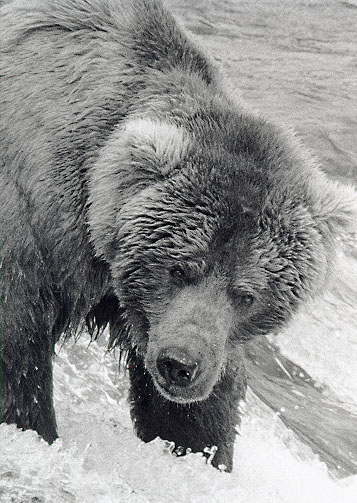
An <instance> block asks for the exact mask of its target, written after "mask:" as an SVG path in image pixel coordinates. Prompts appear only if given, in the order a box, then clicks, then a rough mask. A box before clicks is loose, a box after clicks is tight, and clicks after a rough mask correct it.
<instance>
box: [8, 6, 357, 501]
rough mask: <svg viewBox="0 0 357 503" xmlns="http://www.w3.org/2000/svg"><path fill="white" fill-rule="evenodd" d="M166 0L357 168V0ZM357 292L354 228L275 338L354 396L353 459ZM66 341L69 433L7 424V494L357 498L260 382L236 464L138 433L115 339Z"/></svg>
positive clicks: (329, 149) (244, 78) (355, 483)
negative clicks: (179, 454)
mask: <svg viewBox="0 0 357 503" xmlns="http://www.w3.org/2000/svg"><path fill="white" fill-rule="evenodd" d="M166 3H167V4H168V5H169V7H170V8H171V10H173V11H174V12H175V14H176V15H177V17H178V18H179V19H180V20H181V22H182V24H183V25H184V26H186V27H187V28H188V29H189V30H190V31H192V32H193V33H194V34H195V38H196V39H197V40H198V41H199V43H200V44H201V45H202V46H203V47H205V48H206V49H207V50H208V51H209V52H210V53H211V54H212V57H213V58H214V60H215V61H216V62H217V63H219V64H220V66H221V67H222V68H223V70H224V72H225V74H226V75H227V76H228V77H229V78H230V80H231V81H232V83H233V85H234V87H236V89H237V90H238V89H239V93H240V94H241V95H242V97H243V98H244V99H245V100H246V101H247V102H248V103H249V105H250V106H252V107H253V108H254V109H256V110H258V111H260V112H262V113H263V114H264V115H266V116H268V117H270V118H271V119H273V120H275V121H277V122H280V123H283V124H285V125H286V126H288V127H293V128H294V129H295V130H296V131H297V132H298V134H299V135H300V136H301V137H302V138H303V140H304V142H305V144H307V145H308V146H309V147H311V149H312V150H313V151H315V152H316V155H317V157H318V158H319V159H320V160H321V162H322V165H323V169H324V170H325V171H326V172H328V173H329V175H330V176H332V177H334V178H338V179H341V180H344V181H349V182H351V183H356V182H357V162H356V159H357V142H356V137H357V104H356V103H357V102H356V96H357V78H356V70H357V59H356V48H357V28H356V27H357V2H356V1H355V0H351V1H337V0H319V1H318V0H312V1H308V0H306V1H304V0H294V1H293V0H284V1H283V0H280V1H274V0H272V1H268V0H250V1H248V0H246V1H240V0H229V1H227V0H215V1H213V0H196V1H195V2H192V1H191V0H167V2H166ZM356 305H357V249H356V240H355V238H354V237H349V238H348V240H347V241H346V244H345V245H344V246H343V248H342V251H341V252H340V254H339V256H338V264H337V276H336V278H334V280H333V281H332V283H331V286H330V287H329V288H328V289H327V290H326V292H324V294H323V295H322V297H321V298H319V299H317V300H316V301H314V303H311V304H310V305H308V306H307V307H306V309H304V310H303V311H302V312H301V313H300V314H299V315H298V316H297V318H296V319H295V321H294V322H293V323H292V324H291V326H290V327H288V328H287V329H286V330H285V331H284V333H282V334H280V335H279V336H278V337H275V338H274V339H272V340H273V342H274V343H275V344H277V345H278V346H279V347H280V350H281V352H282V355H283V356H284V357H287V358H289V359H291V360H293V361H294V362H295V363H296V364H297V365H299V366H300V367H301V368H303V369H304V371H306V372H307V373H308V374H310V375H311V377H312V378H313V379H314V380H315V381H316V383H317V384H318V385H319V386H320V387H322V388H323V393H324V395H325V396H326V397H327V398H328V399H331V400H332V401H333V403H340V405H341V406H342V407H343V408H344V410H346V416H345V417H346V420H344V426H345V427H347V428H350V431H351V434H350V439H351V440H350V441H351V444H350V448H351V460H352V457H353V456H355V454H356V448H357V446H356V444H355V441H356V434H355V431H356V430H357V424H353V423H352V422H351V421H350V418H351V417H353V416H348V415H347V411H350V412H351V413H355V412H356V408H357V398H356V397H357V334H356V326H357V310H356ZM57 351H58V356H57V357H56V363H55V398H56V407H57V412H58V426H59V433H60V435H61V437H62V438H61V440H59V441H57V442H56V443H55V444H54V445H52V446H51V447H50V446H48V445H47V444H45V443H44V442H42V441H41V440H40V439H39V438H38V437H37V435H36V434H35V433H34V432H25V433H22V432H18V431H17V430H16V429H15V428H14V427H13V426H7V425H1V426H0V501H1V502H4V503H7V502H13V503H20V502H21V503H27V502H32V503H35V502H36V503H43V502H56V503H57V502H59V503H62V502H63V503H65V502H83V503H91V502H93V503H101V502H108V503H112V502H113V503H114V502H117V501H120V502H143V503H144V502H152V503H154V502H155V503H160V502H162V503H164V502H165V503H166V502H171V501H172V502H174V501H175V502H181V501H182V502H235V501H242V502H243V501H244V502H245V503H253V502H254V503H297V502H299V503H300V502H304V503H310V502H311V503H320V502H323V503H328V502H331V503H336V502H341V503H352V502H353V503H355V502H356V501H357V475H351V476H349V477H345V478H343V479H339V480H337V479H336V478H335V476H334V475H333V473H332V472H329V471H328V468H327V465H326V464H325V463H324V462H322V461H321V459H319V458H318V457H317V456H316V454H314V453H313V452H312V450H311V448H310V447H309V445H308V443H304V442H303V441H301V439H299V438H298V437H297V436H296V435H294V434H293V433H292V432H291V430H290V429H288V428H287V427H286V426H285V425H284V424H283V423H282V421H281V419H280V418H281V417H282V416H281V415H279V414H274V413H273V412H272V411H271V409H269V408H268V407H266V406H265V405H264V404H263V403H262V402H261V401H260V400H259V399H258V397H257V396H256V395H255V394H254V393H252V392H250V393H249V394H248V403H247V407H246V412H245V415H244V417H243V424H242V428H241V435H240V436H239V437H238V438H237V442H236V450H235V471H234V473H233V474H231V475H228V474H220V473H217V472H216V471H215V470H213V469H211V468H210V467H209V466H207V465H206V464H205V463H204V461H203V459H202V458H201V457H200V455H190V456H188V457H186V458H180V459H179V458H173V457H172V456H171V455H170V454H169V453H168V452H167V449H166V450H165V444H164V443H163V442H162V441H159V440H157V441H155V442H153V443H151V444H148V445H145V444H143V443H142V442H140V441H139V440H138V439H136V437H135V436H134V435H133V433H132V426H131V423H130V419H129V411H128V407H127V404H126V400H125V397H126V391H127V380H126V377H125V376H123V375H119V374H118V372H117V360H116V358H115V356H114V355H106V354H105V341H104V340H103V341H99V344H97V343H93V344H91V345H90V346H89V347H88V340H87V339H86V338H85V337H84V338H82V339H81V340H80V341H79V342H78V343H77V344H73V343H72V342H70V343H68V344H67V345H66V346H65V347H63V348H61V347H60V346H58V348H57ZM278 405H279V404H278ZM284 405H286V404H284V403H281V407H282V408H284ZM282 410H283V409H282ZM316 411H318V407H317V409H316ZM310 417H311V418H313V417H318V414H317V415H315V416H313V415H312V416H310ZM349 421H350V422H349ZM315 422H316V424H315V423H314V421H313V420H312V419H311V420H310V424H309V425H308V426H309V428H310V431H316V435H317V433H318V432H319V431H320V432H321V431H322V433H324V428H325V432H326V431H327V426H328V432H327V433H328V435H330V436H329V439H328V441H329V444H330V445H329V446H328V447H329V448H331V446H332V448H333V446H334V442H335V445H336V452H337V451H338V447H339V445H340V444H339V442H340V443H341V445H342V441H344V442H345V441H346V438H347V440H348V435H347V436H346V432H345V430H343V431H342V433H341V431H340V428H339V424H338V421H337V422H336V430H334V427H333V425H332V426H331V424H328V425H327V426H326V425H325V421H324V418H323V417H322V419H321V418H320V419H319V421H317V420H316V421H315ZM341 422H343V421H341ZM339 435H340V436H339ZM343 448H344V449H345V452H344V454H346V445H345V444H343ZM347 450H348V445H347ZM347 456H348V452H347ZM351 466H353V463H352V464H351ZM355 473H356V472H355Z"/></svg>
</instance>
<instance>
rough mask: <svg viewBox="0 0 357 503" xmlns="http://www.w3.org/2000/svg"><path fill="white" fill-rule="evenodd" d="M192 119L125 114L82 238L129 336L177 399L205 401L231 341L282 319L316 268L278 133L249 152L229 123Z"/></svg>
mask: <svg viewBox="0 0 357 503" xmlns="http://www.w3.org/2000/svg"><path fill="white" fill-rule="evenodd" d="M222 123H224V121H223V120H222ZM254 125H255V124H254V123H253V126H254ZM201 128H202V130H201V131H198V132H197V131H195V132H194V134H192V133H190V131H189V128H188V127H183V126H181V125H176V124H174V123H173V122H166V123H165V122H163V121H160V120H153V119H141V120H137V119H134V120H132V121H129V122H128V123H127V124H126V125H124V126H121V127H120V130H118V131H117V132H116V133H115V134H114V135H113V138H112V141H111V142H109V143H108V145H107V147H106V148H105V149H104V152H103V155H102V157H101V159H99V161H98V164H97V168H96V170H94V172H93V180H95V182H94V183H93V185H92V194H91V198H92V201H91V204H92V206H91V208H90V216H91V215H92V216H93V220H92V221H91V224H92V236H94V237H95V236H96V234H99V236H100V239H99V240H98V239H97V240H94V241H95V245H97V247H98V246H99V249H98V252H99V253H103V254H104V256H105V257H106V258H107V260H108V261H109V262H110V263H111V272H112V276H113V281H114V288H115V292H116V294H117V296H118V298H119V301H120V304H121V306H122V307H124V309H125V312H126V318H127V323H128V325H129V326H130V332H131V338H130V340H131V344H132V346H134V347H135V348H136V350H137V351H138V353H139V354H140V355H142V357H143V359H144V362H145V366H146V368H147V370H148V371H149V372H150V374H151V376H152V377H153V380H154V383H155V385H156V387H157V389H158V390H159V392H160V393H161V394H162V395H164V397H165V398H167V399H170V400H173V401H176V402H179V403H189V402H193V401H199V400H204V399H206V398H207V397H208V396H209V395H210V393H211V392H212V389H213V387H214V386H215V384H216V383H217V382H219V380H220V378H221V376H222V375H224V373H225V372H226V366H227V361H228V359H229V357H230V355H232V354H233V353H234V348H235V347H236V346H237V345H238V344H241V343H242V342H243V341H245V340H248V339H250V338H251V337H253V336H254V335H258V334H263V333H268V332H271V331H273V330H276V329H277V328H279V327H280V326H282V325H283V324H284V323H286V321H287V320H288V319H289V318H290V316H291V314H292V313H293V312H294V311H295V310H296V309H297V307H298V306H299V305H300V304H301V302H302V301H303V300H304V299H305V298H306V297H307V296H308V295H310V294H311V293H312V292H313V291H314V290H315V289H316V287H317V286H318V284H320V281H321V278H324V277H325V276H326V274H327V270H328V260H327V257H328V256H329V253H328V235H327V232H326V229H325V230H324V229H323V226H319V225H318V221H317V220H316V218H315V217H314V215H313V211H314V208H313V206H312V203H311V200H313V186H312V187H311V186H310V185H309V183H307V181H306V178H305V177H304V176H302V174H301V172H302V173H303V170H304V169H306V168H305V165H304V162H306V161H305V160H304V159H302V160H300V165H299V163H296V164H294V166H293V165H292V162H291V158H292V155H291V153H290V152H288V153H286V152H285V151H284V149H280V150H281V152H279V153H278V156H279V159H278V160H277V159H276V156H277V154H276V153H274V148H275V146H276V144H278V145H281V143H282V140H281V138H280V137H279V136H278V135H277V134H276V133H275V132H274V131H271V130H268V133H267V134H269V139H270V144H269V141H268V140H266V143H267V144H269V149H270V152H259V150H258V151H257V147H256V143H255V142H254V145H253V147H252V150H253V151H254V153H255V158H253V157H252V156H251V155H250V153H249V151H248V152H245V153H244V155H243V154H242V146H241V145H237V144H236V142H235V141H234V140H232V137H233V138H234V131H236V130H237V129H238V128H239V123H238V121H237V124H236V127H234V124H229V128H228V129H227V126H225V127H222V128H221V129H220V130H219V128H217V127H215V128H213V130H214V133H213V134H212V124H209V125H207V126H206V128H204V127H202V125H201ZM252 134H255V131H252ZM229 135H230V136H231V138H229ZM252 141H253V140H251V139H249V138H248V140H247V143H248V142H252ZM260 145H263V147H261V148H264V142H262V141H261V139H260ZM237 149H239V154H237ZM265 149H267V147H265ZM243 152H244V151H243ZM259 156H260V157H261V158H264V160H265V161H264V163H263V164H262V163H261V161H260V160H259ZM294 161H296V155H295V159H294ZM108 163H110V169H108V170H107V169H106V166H107V164H108ZM113 165H118V166H120V174H119V171H118V176H117V177H113V169H112V167H113ZM106 173H108V177H107V175H106ZM132 176H134V177H135V182H134V184H133V180H132V178H131V177H132ZM138 178H139V180H138ZM104 193H107V201H108V202H107V207H105V208H103V207H101V212H99V211H98V207H97V206H96V198H97V197H98V195H99V197H100V199H101V201H103V194H104ZM128 194H130V197H128ZM98 215H100V218H99V219H98ZM330 217H331V215H330ZM331 220H332V219H331ZM103 229H106V231H107V233H106V235H104V234H103Z"/></svg>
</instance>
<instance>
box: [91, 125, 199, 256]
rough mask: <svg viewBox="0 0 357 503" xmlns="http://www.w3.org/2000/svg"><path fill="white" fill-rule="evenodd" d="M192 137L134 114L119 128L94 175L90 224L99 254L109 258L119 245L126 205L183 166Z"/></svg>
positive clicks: (103, 150) (175, 127)
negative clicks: (117, 239) (120, 220)
mask: <svg viewBox="0 0 357 503" xmlns="http://www.w3.org/2000/svg"><path fill="white" fill-rule="evenodd" d="M191 136H192V135H191ZM191 136H190V134H189V132H188V131H187V130H186V129H185V128H183V127H181V126H178V125H176V124H174V123H172V122H169V121H163V120H160V119H158V118H157V119H149V118H132V119H128V120H126V121H123V122H122V123H121V124H119V125H118V126H117V127H116V128H115V129H114V131H113V132H112V133H111V135H110V137H109V138H108V140H107V141H106V143H105V144H104V145H103V147H102V148H101V149H100V151H99V155H98V157H97V158H96V159H95V160H94V162H93V166H92V167H91V169H90V173H89V182H88V187H89V198H88V206H89V208H88V225H89V228H90V232H91V239H92V242H93V244H94V246H95V249H96V252H97V254H98V255H99V256H104V257H106V256H109V254H110V253H111V252H110V250H111V249H114V245H113V243H114V242H115V237H116V235H117V233H118V224H117V215H118V214H119V212H120V210H121V208H123V207H124V206H125V205H126V204H127V203H129V202H130V203H131V204H133V202H135V200H136V198H137V197H138V194H139V193H140V192H142V191H143V190H144V189H146V188H148V187H150V186H151V185H153V186H154V185H155V183H156V182H157V181H158V180H160V179H162V178H164V177H165V176H167V175H169V174H170V173H171V172H172V171H173V170H174V169H175V168H176V167H177V166H178V165H179V163H180V161H181V160H182V159H183V158H184V157H185V156H186V155H187V153H188V150H189V149H190V147H191V144H192V141H193V140H192V138H191Z"/></svg>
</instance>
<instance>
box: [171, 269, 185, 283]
mask: <svg viewBox="0 0 357 503" xmlns="http://www.w3.org/2000/svg"><path fill="white" fill-rule="evenodd" d="M170 275H171V277H172V278H173V279H175V280H176V281H183V280H184V279H185V277H186V273H185V271H184V269H183V267H182V266H180V265H175V266H173V267H171V269H170Z"/></svg>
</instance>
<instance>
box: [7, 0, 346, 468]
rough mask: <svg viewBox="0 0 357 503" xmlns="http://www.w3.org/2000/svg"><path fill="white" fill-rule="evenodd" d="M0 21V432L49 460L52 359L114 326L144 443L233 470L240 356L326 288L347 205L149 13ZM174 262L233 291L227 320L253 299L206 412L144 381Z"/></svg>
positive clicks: (149, 4)
mask: <svg viewBox="0 0 357 503" xmlns="http://www.w3.org/2000/svg"><path fill="white" fill-rule="evenodd" d="M1 18H2V26H1V29H0V31H1V50H2V55H1V64H2V70H1V75H2V91H1V108H2V118H1V145H2V160H1V164H2V176H1V187H0V188H1V205H0V212H1V213H0V216H1V223H2V226H3V228H4V233H3V238H2V270H1V280H2V318H3V319H2V324H3V334H2V339H1V359H2V363H1V365H2V366H1V372H2V390H1V395H2V396H1V398H2V402H1V414H2V421H5V422H8V423H12V422H14V423H16V424H17V425H18V426H19V427H21V428H25V429H26V428H32V429H35V430H37V431H38V432H39V433H40V434H41V435H42V436H43V437H44V438H45V439H46V440H48V441H49V442H52V441H53V440H54V439H55V438H56V437H57V433H56V423H55V414H54V410H53V405H52V379H51V376H52V370H51V358H52V351H53V346H54V344H55V342H56V341H57V340H58V339H59V337H60V336H61V335H62V334H65V335H67V336H68V335H71V334H73V333H77V332H78V330H80V329H81V328H82V327H83V323H85V322H86V323H87V326H88V327H89V330H90V332H91V333H92V334H95V333H97V332H98V331H100V330H101V329H102V328H104V327H105V326H106V325H108V324H109V326H110V333H111V341H110V345H111V346H118V347H119V348H120V349H121V350H122V351H123V352H127V353H129V368H130V375H131V380H132V389H131V394H130V397H131V402H132V415H133V420H134V424H135V425H136V429H137V431H138V434H139V436H140V437H141V438H143V439H144V440H145V441H147V440H151V439H152V438H154V437H155V436H156V435H159V436H162V437H163V438H167V439H168V440H173V441H175V442H176V444H179V445H181V444H183V447H185V448H186V447H190V448H193V449H194V450H202V449H203V448H204V447H205V446H206V445H213V444H215V445H218V447H219V453H218V455H217V457H216V458H215V464H216V465H217V464H220V463H224V464H225V465H226V466H227V467H228V469H231V467H232V453H233V441H234V432H235V425H236V423H237V422H238V416H237V412H236V411H237V403H238V401H239V400H240V399H241V398H243V397H244V390H245V376H244V364H243V361H242V357H241V354H240V351H239V344H240V343H242V342H243V341H244V340H246V339H249V338H250V337H252V336H253V335H257V334H261V333H266V332H268V331H270V330H272V329H277V328H279V326H282V325H283V324H285V323H286V322H287V320H288V319H289V318H290V316H291V315H292V314H293V312H294V311H295V310H296V309H297V307H298V305H299V304H300V303H301V301H302V300H303V299H305V298H306V297H307V296H308V295H310V294H312V293H313V292H314V291H315V290H316V289H317V288H316V287H317V286H318V285H321V284H323V281H324V278H325V277H326V276H327V275H328V271H329V269H330V265H331V262H332V260H333V249H334V236H335V235H336V234H338V233H339V232H340V231H341V230H342V229H344V228H345V227H346V225H347V224H348V223H349V222H350V221H353V219H354V216H353V215H354V207H353V205H355V193H354V192H353V191H352V189H349V188H344V187H342V186H340V185H337V184H332V182H330V181H328V180H327V179H326V178H325V177H324V175H322V173H321V172H320V171H319V169H318V168H317V167H316V166H315V164H314V162H313V161H312V160H311V159H310V158H309V157H308V155H307V154H306V152H305V151H304V150H303V149H302V148H301V147H300V146H299V144H298V142H297V141H296V140H295V139H294V138H293V137H292V136H291V135H288V134H286V133H284V132H282V131H281V130H280V129H279V128H277V127H276V126H273V125H271V124H269V123H268V122H266V121H265V120H264V119H262V118H260V117H257V116H254V115H252V114H251V113H250V112H248V111H247V110H246V109H245V108H244V106H243V105H241V104H240V103H237V102H236V100H235V99H234V98H233V97H231V96H230V95H229V94H227V93H226V92H225V90H224V86H223V84H221V77H220V76H219V73H218V72H217V71H216V69H215V68H214V67H213V65H212V64H211V62H210V61H209V59H208V58H207V57H206V56H205V55H203V54H202V52H201V51H200V50H199V49H197V48H196V47H195V45H194V44H193V43H191V42H190V41H188V39H187V38H186V35H185V34H184V33H183V32H182V31H181V29H180V28H178V27H177V25H176V23H175V21H174V20H173V19H172V17H171V16H170V15H169V14H168V13H167V12H166V10H165V9H163V8H162V6H161V4H160V3H159V2H156V1H151V0H150V1H149V0H137V1H135V0H133V1H128V0H125V1H122V2H119V1H114V0H103V1H99V0H90V1H85V0H76V1H75V0H53V1H31V2H30V1H23V2H21V1H17V2H12V3H10V5H5V6H4V7H3V8H2V12H1ZM163 131H165V133H163ZM160 141H162V142H163V143H162V144H160V145H159V144H158V142H160ZM167 222H169V224H168V223H167ZM200 254H201V255H200ZM198 256H199V257H198ZM222 257H224V260H223V261H222ZM237 257H239V261H238V262H237ZM182 260H183V261H185V262H186V263H189V265H190V273H189V274H190V284H191V285H197V284H199V283H200V282H202V280H203V279H202V278H205V281H206V280H207V281H208V279H209V281H211V280H212V281H213V282H214V281H216V280H217V277H220V272H219V271H223V270H224V271H225V272H227V271H229V273H228V274H227V275H225V276H224V277H223V279H222V281H221V280H220V285H221V286H220V288H222V291H223V290H224V292H225V295H226V298H227V303H229V304H230V305H234V298H235V295H236V292H237V291H238V292H239V291H240V290H244V291H246V290H247V289H248V290H249V291H251V292H252V293H253V294H254V295H255V296H256V297H257V298H258V299H259V303H258V305H257V307H256V308H254V309H255V310H253V311H252V312H251V314H250V315H249V316H248V317H247V316H246V317H245V316H244V315H242V313H241V312H240V311H239V309H236V310H235V312H236V313H238V315H236V322H235V324H234V326H232V327H231V332H230V335H229V337H228V339H227V342H226V343H225V351H226V356H225V360H224V361H223V362H220V363H221V365H222V368H221V374H222V377H221V379H219V380H218V381H217V383H216V384H215V386H214V388H213V390H212V392H211V394H210V396H209V398H208V399H207V400H205V401H202V402H199V403H197V404H194V405H189V406H186V407H185V406H183V405H178V404H176V403H173V402H169V401H167V400H166V399H164V398H163V397H162V396H161V395H160V393H159V392H158V391H157V389H156V388H155V386H154V383H153V378H152V375H151V374H150V373H149V372H148V371H147V369H146V368H145V365H144V363H143V362H144V359H145V351H146V347H147V338H148V334H149V332H150V326H151V324H152V320H158V319H160V316H161V314H162V313H164V312H165V310H167V309H170V305H171V304H170V301H171V300H172V299H173V298H175V295H176V294H177V291H179V290H180V288H182V287H183V286H185V285H181V286H180V285H175V286H170V287H168V286H167V284H168V283H167V276H166V275H165V274H166V272H165V271H166V270H167V269H168V268H169V267H170V266H171V265H172V264H173V263H176V262H177V261H182ZM207 278H208V279H207ZM153 292H154V293H155V295H154V294H153ZM158 299H161V300H160V302H158ZM237 320H238V321H237ZM219 417H220V419H219Z"/></svg>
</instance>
